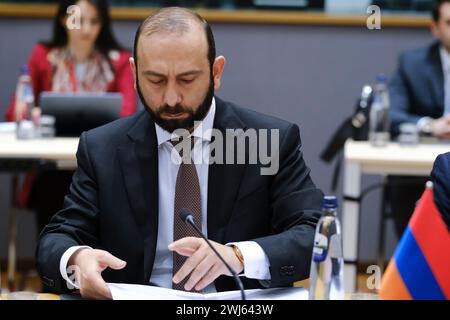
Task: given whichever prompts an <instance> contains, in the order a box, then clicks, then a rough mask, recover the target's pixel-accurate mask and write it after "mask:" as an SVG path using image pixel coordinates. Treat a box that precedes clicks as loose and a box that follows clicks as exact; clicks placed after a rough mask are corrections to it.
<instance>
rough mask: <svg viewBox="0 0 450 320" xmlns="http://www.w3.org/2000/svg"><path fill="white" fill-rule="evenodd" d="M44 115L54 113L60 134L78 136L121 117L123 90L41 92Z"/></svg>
mask: <svg viewBox="0 0 450 320" xmlns="http://www.w3.org/2000/svg"><path fill="white" fill-rule="evenodd" d="M40 107H41V110H42V114H43V115H51V116H54V117H55V120H56V122H55V129H56V135H57V136H70V137H79V136H80V135H81V133H82V132H83V131H87V130H90V129H93V128H96V127H99V126H102V125H104V124H106V123H108V122H111V121H114V120H117V119H119V118H120V111H121V109H122V95H121V94H120V93H109V92H108V93H84V92H83V93H55V92H43V93H41V96H40Z"/></svg>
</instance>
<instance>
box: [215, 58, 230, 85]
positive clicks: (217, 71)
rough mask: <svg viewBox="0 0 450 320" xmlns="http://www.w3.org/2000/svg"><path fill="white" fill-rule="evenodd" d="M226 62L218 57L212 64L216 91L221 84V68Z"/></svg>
mask: <svg viewBox="0 0 450 320" xmlns="http://www.w3.org/2000/svg"><path fill="white" fill-rule="evenodd" d="M226 62H227V60H226V59H225V57H224V56H218V57H217V58H216V60H214V64H213V70H212V71H213V77H214V90H215V91H217V90H219V88H220V85H221V83H222V73H223V68H224V67H225V63H226Z"/></svg>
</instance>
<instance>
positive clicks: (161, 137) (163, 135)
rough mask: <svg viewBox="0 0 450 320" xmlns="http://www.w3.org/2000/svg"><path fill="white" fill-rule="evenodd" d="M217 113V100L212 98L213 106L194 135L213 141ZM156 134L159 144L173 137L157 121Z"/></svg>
mask: <svg viewBox="0 0 450 320" xmlns="http://www.w3.org/2000/svg"><path fill="white" fill-rule="evenodd" d="M215 115H216V100H215V99H214V97H213V99H212V101H211V107H210V109H209V111H208V113H207V114H206V116H205V118H204V119H203V120H202V121H200V124H199V125H198V126H197V127H196V128H195V129H194V132H193V133H192V135H193V136H194V137H197V138H200V139H202V140H206V141H211V134H212V128H213V124H214V117H215ZM155 129H156V136H157V139H158V146H160V145H162V144H163V143H165V142H167V141H170V140H171V139H172V134H171V133H170V132H168V131H166V130H164V129H163V128H161V126H159V125H158V124H156V123H155Z"/></svg>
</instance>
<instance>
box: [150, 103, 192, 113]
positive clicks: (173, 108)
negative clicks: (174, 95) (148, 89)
mask: <svg viewBox="0 0 450 320" xmlns="http://www.w3.org/2000/svg"><path fill="white" fill-rule="evenodd" d="M181 112H188V113H190V111H189V110H188V109H186V108H184V107H183V106H182V105H181V104H176V105H175V106H169V105H164V106H162V107H161V108H159V110H158V115H161V114H163V113H167V114H177V113H181Z"/></svg>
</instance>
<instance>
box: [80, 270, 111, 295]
mask: <svg viewBox="0 0 450 320" xmlns="http://www.w3.org/2000/svg"><path fill="white" fill-rule="evenodd" d="M83 282H84V285H83V286H82V287H81V289H80V293H81V296H82V297H83V298H89V299H112V295H111V291H110V290H109V288H108V286H107V285H106V283H105V281H104V280H103V278H102V276H101V274H100V273H98V272H92V273H91V274H90V275H88V276H87V277H86V279H84V281H83Z"/></svg>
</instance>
